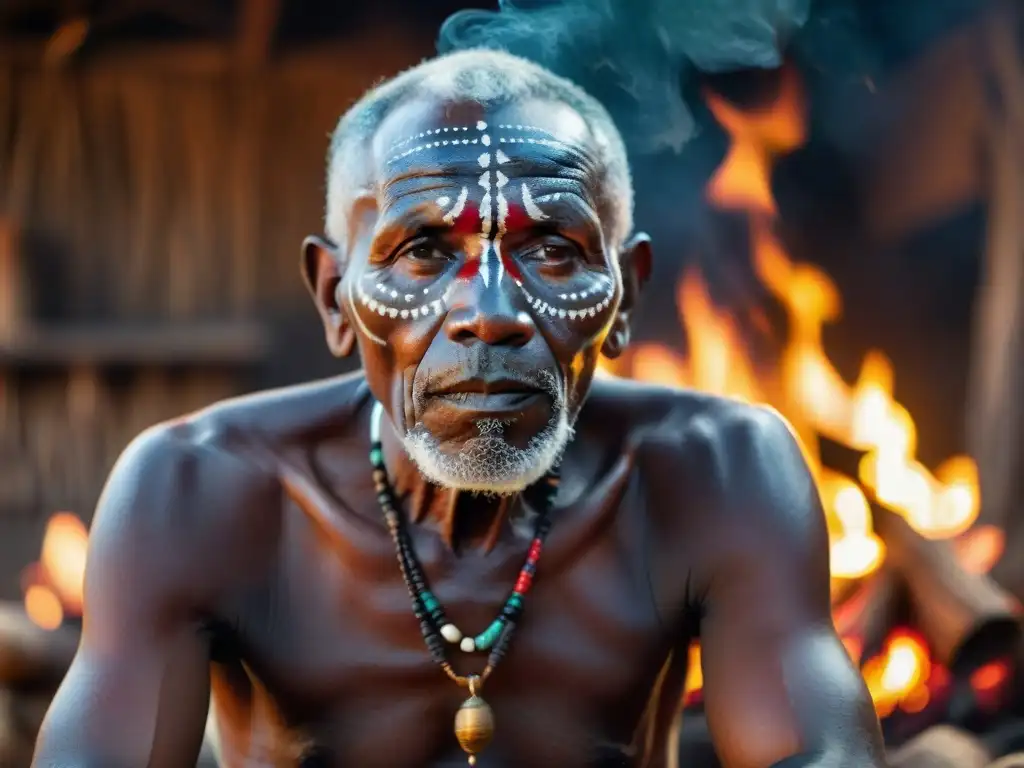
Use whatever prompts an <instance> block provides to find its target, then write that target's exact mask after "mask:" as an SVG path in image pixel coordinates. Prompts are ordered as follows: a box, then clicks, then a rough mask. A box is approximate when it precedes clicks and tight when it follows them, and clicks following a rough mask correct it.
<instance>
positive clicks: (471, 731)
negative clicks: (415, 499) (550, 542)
mask: <svg viewBox="0 0 1024 768" xmlns="http://www.w3.org/2000/svg"><path fill="white" fill-rule="evenodd" d="M383 412H384V409H383V407H382V406H381V404H380V403H378V402H375V403H374V404H373V412H372V414H371V416H370V464H371V465H372V466H373V482H374V486H375V487H376V490H377V501H378V502H379V503H380V508H381V510H382V511H383V512H384V521H385V522H386V523H387V526H388V530H389V531H390V532H391V538H392V540H393V541H394V542H395V551H396V553H397V555H398V567H399V569H400V570H401V572H402V579H403V580H404V581H405V586H406V588H407V589H408V590H409V596H410V597H411V598H412V611H413V614H414V615H415V616H416V620H417V621H419V623H420V632H421V633H422V634H423V640H424V641H425V642H426V644H427V649H428V650H429V651H430V656H431V658H433V660H434V661H435V662H437V664H438V666H440V667H441V669H442V670H443V671H444V673H445V674H446V675H448V677H449V678H450V679H451V680H453V681H454V682H455V683H457V684H458V685H460V686H462V687H463V688H468V689H469V698H468V699H466V701H464V702H463V703H462V706H461V707H459V710H458V712H456V714H455V736H456V738H457V739H458V741H459V745H460V746H461V747H462V749H463V750H464V751H465V752H466V754H467V755H469V764H470V765H476V756H477V755H478V754H480V752H482V751H483V750H484V748H485V747H486V746H487V745H488V744H489V743H490V741H491V738H492V737H493V736H494V713H493V712H492V711H491V708H490V706H488V704H487V702H485V701H484V700H483V699H482V698H480V695H479V693H480V690H481V689H482V688H483V684H484V683H485V682H486V681H487V679H488V678H489V677H490V676H491V674H492V673H493V672H494V668H495V667H496V666H497V665H498V663H499V662H500V661H501V659H502V658H503V657H504V656H505V653H506V651H507V650H508V646H509V644H510V643H511V641H512V635H513V633H514V632H515V628H516V623H517V621H518V620H519V617H520V615H521V614H522V611H523V599H524V598H525V597H526V593H527V592H529V591H530V586H531V585H532V583H533V576H534V574H535V573H536V572H537V562H538V561H539V560H540V553H541V549H542V547H543V543H544V537H545V536H546V535H547V532H548V529H549V528H550V527H551V521H550V519H549V518H548V513H549V511H550V510H551V506H552V502H553V500H554V497H555V494H556V493H557V492H558V472H557V470H554V469H553V470H551V471H550V472H549V473H548V475H547V476H546V478H545V484H544V501H543V505H542V507H541V509H540V511H539V514H538V515H537V522H536V527H535V528H534V534H533V541H532V542H531V543H530V550H529V554H527V556H526V563H525V564H524V565H523V567H522V569H521V570H520V571H519V578H518V579H516V583H515V586H514V587H513V589H512V593H511V594H510V595H509V596H508V599H507V600H506V601H505V604H504V605H503V606H502V608H501V611H500V612H499V613H498V617H497V618H496V619H495V620H494V621H492V622H491V623H490V625H488V627H487V628H486V629H485V630H484V631H483V632H481V633H480V634H478V635H476V636H471V635H466V634H464V633H463V632H462V631H461V630H460V629H459V628H458V627H456V626H455V625H454V624H453V623H452V622H450V621H449V620H448V618H447V616H445V613H444V609H443V608H442V607H441V603H440V602H439V601H438V599H437V598H436V597H434V595H433V594H432V593H431V592H430V589H429V588H428V585H427V579H426V576H425V575H424V573H423V568H422V567H421V566H420V563H419V560H418V559H417V558H416V553H415V552H414V551H413V547H412V538H411V537H410V536H409V531H408V530H407V528H406V526H405V523H404V521H403V519H402V516H401V515H400V514H399V513H398V508H399V502H398V498H397V497H396V496H395V492H394V490H393V489H392V487H391V483H389V482H388V473H387V467H386V466H385V465H384V450H383V448H382V447H381V442H380V423H381V416H382V414H383ZM446 645H453V646H457V647H458V648H459V649H460V650H462V651H464V652H465V653H475V652H485V651H487V652H489V653H488V656H487V665H486V666H485V667H484V670H483V672H481V673H480V674H479V675H469V676H463V675H459V674H456V672H455V670H454V669H453V668H452V666H451V664H450V663H449V662H448V656H447V653H446Z"/></svg>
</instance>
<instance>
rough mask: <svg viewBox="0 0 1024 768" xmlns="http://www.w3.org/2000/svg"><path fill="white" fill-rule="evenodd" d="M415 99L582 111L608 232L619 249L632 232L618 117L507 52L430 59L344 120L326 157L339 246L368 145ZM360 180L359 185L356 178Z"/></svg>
mask: <svg viewBox="0 0 1024 768" xmlns="http://www.w3.org/2000/svg"><path fill="white" fill-rule="evenodd" d="M413 96H434V97H437V98H440V99H444V100H453V101H460V100H466V101H475V102H479V103H481V104H484V105H491V104H496V103H505V102H509V101H514V100H518V99H547V100H551V101H558V102H561V103H563V104H565V105H567V106H568V107H570V108H571V109H573V110H575V112H576V113H577V114H579V116H580V117H582V118H583V120H584V121H585V122H586V124H587V126H588V127H589V129H590V132H591V135H592V137H593V140H594V143H595V145H596V146H595V149H596V150H597V156H598V158H599V161H600V162H601V167H600V168H599V173H600V180H601V181H602V182H603V185H604V195H605V197H606V199H605V200H602V201H601V205H602V208H603V209H604V212H605V213H606V214H607V215H608V216H609V217H610V222H609V229H608V233H607V234H608V235H609V236H610V238H611V244H612V245H613V246H614V247H615V248H618V247H619V246H620V245H621V244H622V243H623V242H624V241H625V239H626V237H628V236H629V234H630V232H631V231H632V229H633V182H632V179H631V178H630V172H629V161H628V159H627V156H626V148H625V145H624V144H623V141H622V137H621V136H620V135H619V131H618V129H617V128H616V127H615V124H614V122H612V119H611V116H610V115H609V114H608V112H607V111H606V110H605V108H604V107H603V106H601V104H600V103H599V102H598V101H597V100H596V99H595V98H594V97H592V96H590V95H589V94H588V93H586V92H585V91H584V90H583V89H582V88H580V87H579V86H577V85H575V84H574V83H571V82H570V81H568V80H566V79H565V78H562V77H559V76H558V75H555V74H554V73H553V72H550V71H548V70H547V69H544V68H543V67H541V66H539V65H537V64H534V63H533V62H531V61H528V60H526V59H523V58H520V57H518V56H513V55H511V54H509V53H505V52H504V51H496V50H490V49H471V50H463V51H457V52H455V53H450V54H447V55H445V56H439V57H437V58H434V59H429V60H427V61H425V62H423V63H421V64H419V65H418V66H415V67H413V68H412V69H408V70H406V71H405V72H402V73H401V74H399V75H397V76H396V77H394V78H392V79H391V80H388V81H386V82H384V83H383V84H381V85H379V86H377V87H376V88H373V89H372V90H370V91H369V92H368V93H366V94H365V95H364V96H363V97H362V98H361V99H360V100H359V101H358V102H356V103H355V104H354V105H353V106H352V107H351V108H350V109H349V110H348V111H347V112H346V113H345V114H344V115H343V116H342V118H341V119H340V120H339V121H338V125H337V127H336V128H335V129H334V133H333V135H332V137H331V147H330V152H329V154H328V159H327V210H326V214H325V223H324V226H325V231H326V233H327V235H328V236H329V237H330V238H331V239H332V240H334V241H335V242H336V243H339V244H341V243H343V242H344V238H345V205H346V202H347V200H348V195H349V194H350V193H351V191H352V190H351V187H352V185H353V184H355V183H359V182H360V181H361V179H359V172H360V164H361V163H363V162H365V157H366V152H367V147H368V145H369V144H370V142H371V141H372V140H373V136H374V134H375V133H376V132H377V129H378V128H379V127H380V125H381V123H382V122H383V121H384V119H385V118H386V117H387V116H388V114H390V112H391V111H392V110H393V109H395V108H396V107H397V106H399V105H400V104H401V103H402V102H403V101H404V100H406V99H408V98H410V97H413ZM357 179H358V181H357Z"/></svg>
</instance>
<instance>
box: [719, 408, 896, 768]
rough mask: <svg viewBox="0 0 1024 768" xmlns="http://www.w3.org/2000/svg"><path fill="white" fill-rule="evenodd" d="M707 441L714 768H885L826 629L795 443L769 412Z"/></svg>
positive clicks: (821, 550)
mask: <svg viewBox="0 0 1024 768" xmlns="http://www.w3.org/2000/svg"><path fill="white" fill-rule="evenodd" d="M737 407H738V406H737ZM738 408H739V407H738ZM718 439H720V440H721V442H720V443H719V445H718V446H716V447H717V448H718V450H715V451H712V452H711V454H710V455H709V456H711V457H713V458H709V461H710V463H711V464H712V465H713V467H714V471H713V472H712V473H711V476H713V477H714V482H715V485H716V493H715V496H716V497H717V498H720V499H724V503H723V504H722V506H721V508H719V509H716V510H715V518H714V520H715V522H714V525H715V526H716V533H715V534H714V542H715V546H714V547H713V549H714V554H713V555H712V556H711V558H709V560H708V561H707V563H708V570H707V571H705V572H706V573H707V577H706V579H705V580H704V582H703V583H704V585H705V586H704V590H705V595H704V608H705V613H704V615H703V618H702V621H701V651H702V663H703V674H704V701H705V707H706V712H707V718H708V725H709V727H710V729H711V735H712V738H713V739H714V742H715V747H716V750H717V752H718V754H719V756H720V758H721V759H722V762H723V764H724V765H725V766H726V767H727V768H769V767H770V766H773V767H777V768H782V766H785V768H811V767H812V766H813V767H815V768H817V767H818V766H821V768H824V767H825V766H829V767H831V766H836V768H845V767H846V766H851V768H852V767H854V766H856V768H867V767H868V766H885V765H886V762H885V757H884V750H883V747H882V741H881V734H880V729H879V726H878V720H877V718H876V715H875V712H874V708H873V707H872V704H871V700H870V697H869V696H868V693H867V690H866V688H865V686H864V682H863V679H862V678H861V676H860V674H859V672H858V671H857V669H856V668H855V667H854V665H853V664H852V662H851V661H850V658H849V656H848V655H847V653H846V650H845V648H844V647H843V644H842V643H841V642H840V640H839V638H838V637H837V635H836V633H835V630H834V628H833V625H832V615H831V603H830V598H829V564H828V536H827V533H826V528H825V519H824V514H823V512H822V509H821V504H820V500H819V497H818V493H817V490H816V488H815V485H814V481H813V479H812V478H811V475H810V473H809V471H808V468H807V465H806V463H805V461H804V458H803V455H802V453H801V451H800V448H799V446H798V445H797V443H796V440H795V438H794V436H793V435H792V433H791V432H790V430H789V428H788V427H787V425H786V424H785V423H784V422H783V421H782V420H781V419H780V418H779V417H778V416H777V415H776V414H775V413H774V412H770V411H767V410H761V409H748V408H746V407H742V410H740V411H738V414H731V415H729V416H728V417H727V419H726V424H725V425H724V429H723V430H722V432H721V433H720V434H719V435H718Z"/></svg>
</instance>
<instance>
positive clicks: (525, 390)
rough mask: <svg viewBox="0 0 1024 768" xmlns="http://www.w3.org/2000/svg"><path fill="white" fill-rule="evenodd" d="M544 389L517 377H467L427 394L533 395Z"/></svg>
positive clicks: (428, 391) (440, 395) (443, 395)
mask: <svg viewBox="0 0 1024 768" xmlns="http://www.w3.org/2000/svg"><path fill="white" fill-rule="evenodd" d="M542 391H543V390H542V389H541V388H540V387H538V386H536V385H535V384H528V383H526V382H523V381H519V380H517V379H465V380H463V381H458V382H455V383H453V384H448V385H446V386H443V387H437V388H436V389H430V390H427V394H428V395H430V396H438V397H448V396H453V395H505V394H531V395H533V394H537V393H538V392H542Z"/></svg>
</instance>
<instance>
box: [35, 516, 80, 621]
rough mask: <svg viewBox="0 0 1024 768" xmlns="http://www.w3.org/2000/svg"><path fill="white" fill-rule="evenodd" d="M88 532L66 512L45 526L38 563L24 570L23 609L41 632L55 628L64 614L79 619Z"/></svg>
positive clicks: (76, 518) (52, 518) (77, 519)
mask: <svg viewBox="0 0 1024 768" xmlns="http://www.w3.org/2000/svg"><path fill="white" fill-rule="evenodd" d="M88 546H89V532H88V530H87V529H86V527H85V524H84V523H83V522H82V521H81V520H80V519H79V518H78V517H76V516H75V515H73V514H72V513H70V512H58V513H57V514H55V515H53V516H52V517H51V518H50V519H49V521H48V522H47V524H46V532H45V533H44V534H43V546H42V554H41V555H40V558H39V562H38V563H36V564H34V565H33V566H30V567H29V568H28V569H26V575H27V579H26V580H27V582H28V584H27V586H26V588H25V610H26V612H27V613H28V616H29V618H30V619H32V621H34V622H35V623H36V624H38V625H39V626H40V627H42V628H43V629H56V628H57V627H58V626H60V624H61V622H63V620H64V617H65V615H70V616H81V614H82V602H83V595H84V591H85V590H84V580H85V559H86V552H87V550H88Z"/></svg>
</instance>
